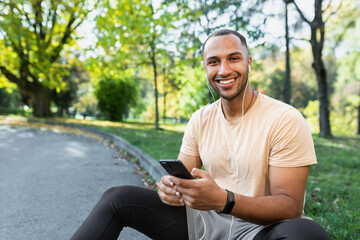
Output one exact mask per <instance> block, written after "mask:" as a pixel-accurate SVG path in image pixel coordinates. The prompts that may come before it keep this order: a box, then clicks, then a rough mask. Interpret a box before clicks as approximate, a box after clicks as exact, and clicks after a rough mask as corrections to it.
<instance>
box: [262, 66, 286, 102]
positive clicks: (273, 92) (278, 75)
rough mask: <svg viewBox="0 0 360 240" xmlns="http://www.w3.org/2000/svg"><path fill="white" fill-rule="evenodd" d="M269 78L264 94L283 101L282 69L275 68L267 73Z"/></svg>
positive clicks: (283, 78) (283, 76) (283, 74)
mask: <svg viewBox="0 0 360 240" xmlns="http://www.w3.org/2000/svg"><path fill="white" fill-rule="evenodd" d="M269 78H270V84H269V85H268V87H267V88H266V94H267V95H269V96H270V97H273V98H275V99H277V100H280V101H284V82H285V72H284V70H281V69H275V71H274V72H272V73H271V74H270V75H269Z"/></svg>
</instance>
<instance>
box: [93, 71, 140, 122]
mask: <svg viewBox="0 0 360 240" xmlns="http://www.w3.org/2000/svg"><path fill="white" fill-rule="evenodd" d="M134 85H135V81H133V80H132V79H131V76H128V75H127V74H126V73H125V72H124V74H123V75H122V76H121V77H118V78H113V77H111V76H109V75H105V76H103V78H102V79H101V80H100V82H99V84H98V85H97V87H96V89H95V96H96V98H97V99H98V106H99V109H100V111H101V112H102V113H103V114H104V115H105V117H106V118H107V119H109V120H110V121H122V120H123V116H124V115H125V114H127V113H128V112H129V109H130V107H134V106H135V105H136V99H137V97H138V92H137V88H136V87H135V86H134Z"/></svg>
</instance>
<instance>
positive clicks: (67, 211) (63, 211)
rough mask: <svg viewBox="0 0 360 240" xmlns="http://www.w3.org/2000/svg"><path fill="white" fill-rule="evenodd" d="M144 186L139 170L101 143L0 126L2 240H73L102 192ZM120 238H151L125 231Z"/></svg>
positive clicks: (66, 135) (78, 137) (76, 136)
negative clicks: (114, 187)
mask: <svg viewBox="0 0 360 240" xmlns="http://www.w3.org/2000/svg"><path fill="white" fill-rule="evenodd" d="M119 185H137V186H143V183H142V176H140V175H139V174H137V173H136V166H135V165H134V164H133V163H132V162H129V161H127V160H125V159H123V158H121V157H119V155H118V153H117V152H116V151H115V150H114V149H112V148H109V147H108V146H107V145H106V144H104V143H101V142H100V141H98V140H94V139H91V138H89V137H85V136H78V135H75V134H69V133H59V132H54V131H49V130H42V129H30V128H23V127H11V126H6V125H5V126H4V125H0V239H1V240H20V239H21V240H23V239H27V240H42V239H44V240H45V239H51V240H57V239H59V240H64V239H69V238H70V237H71V236H72V234H73V233H74V232H75V231H76V229H77V227H78V226H80V224H81V223H82V222H83V220H84V219H85V218H86V216H87V215H88V214H89V212H90V210H91V209H92V207H93V206H94V205H95V203H96V202H97V201H98V199H99V198H100V197H101V195H102V193H103V192H104V191H105V190H106V189H108V188H110V187H113V186H119ZM119 239H136V240H145V239H149V238H147V237H146V236H144V235H143V234H141V233H138V232H136V231H135V230H132V229H130V228H125V229H124V230H123V231H122V232H121V234H120V237H119Z"/></svg>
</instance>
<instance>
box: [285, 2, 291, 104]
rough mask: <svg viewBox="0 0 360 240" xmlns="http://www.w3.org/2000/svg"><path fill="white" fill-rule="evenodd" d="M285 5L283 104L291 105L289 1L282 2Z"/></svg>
mask: <svg viewBox="0 0 360 240" xmlns="http://www.w3.org/2000/svg"><path fill="white" fill-rule="evenodd" d="M283 1H284V3H285V43H286V54H285V56H286V57H285V59H286V60H285V61H286V70H285V84H284V102H285V103H287V104H291V69H290V48H289V45H290V37H289V20H288V5H289V3H290V1H289V0H283Z"/></svg>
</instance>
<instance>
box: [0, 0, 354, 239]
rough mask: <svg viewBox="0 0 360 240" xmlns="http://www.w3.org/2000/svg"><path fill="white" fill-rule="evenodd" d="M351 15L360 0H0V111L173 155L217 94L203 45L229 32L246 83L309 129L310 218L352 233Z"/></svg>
mask: <svg viewBox="0 0 360 240" xmlns="http://www.w3.org/2000/svg"><path fill="white" fill-rule="evenodd" d="M359 16H360V3H359V1H356V0H344V1H336V0H333V1H330V0H323V1H320V0H314V1H291V0H238V1H224V0H197V1H194V0H162V1H160V0H157V1H156V0H154V1H149V0H129V1H123V0H112V1H109V0H89V1H86V0H55V1H50V0H49V1H43V0H17V1H14V0H3V1H1V2H0V113H1V115H4V116H10V115H17V116H19V115H20V116H25V117H27V118H28V119H38V120H39V119H40V120H44V119H46V120H47V121H49V120H50V121H53V122H61V123H64V122H65V123H71V124H78V125H82V126H84V125H86V126H88V127H95V128H99V129H102V130H105V131H109V132H111V133H115V134H117V135H119V136H121V137H123V138H124V139H126V140H128V141H129V142H130V143H131V144H133V145H135V146H138V147H139V148H141V149H142V150H144V151H145V152H147V153H148V154H149V155H151V156H152V157H154V158H155V159H162V158H176V156H177V153H178V149H179V147H180V144H181V138H182V134H183V130H184V127H185V126H186V122H187V120H188V119H189V118H190V116H191V114H192V113H193V112H194V111H195V110H197V109H198V108H200V107H201V106H204V105H206V104H208V103H211V102H212V101H213V100H212V97H211V94H209V91H208V88H207V84H206V77H205V72H204V70H203V68H202V58H201V44H202V42H203V41H204V40H205V39H206V37H207V35H209V34H210V33H211V32H213V31H214V30H216V29H219V28H229V29H233V30H237V31H239V32H240V33H242V34H243V35H245V37H246V38H247V39H248V45H249V48H250V54H251V56H252V57H253V65H252V73H251V76H250V84H251V85H252V86H253V87H254V88H255V89H256V90H257V91H259V92H262V93H264V94H266V95H269V96H271V97H273V98H276V99H278V100H280V101H283V102H286V103H289V104H291V105H293V106H294V107H296V108H297V109H298V110H299V111H300V112H301V113H302V114H303V115H304V117H305V118H306V120H307V122H308V124H309V126H310V128H311V130H312V132H313V136H314V140H315V147H316V152H317V156H318V161H319V164H318V165H317V166H315V167H313V168H312V169H311V173H310V176H309V180H308V185H307V192H308V194H307V199H306V201H307V204H306V208H305V212H306V214H307V215H309V216H311V217H313V218H314V219H315V220H316V221H317V222H319V223H320V224H321V225H322V226H323V227H324V228H325V229H327V231H328V232H329V233H330V235H331V237H332V239H358V238H359V237H360V236H359V232H360V211H359V205H360V203H359V199H360V196H359V194H360V187H359V176H360V174H359V168H360V166H359V165H360V160H359V159H360V153H359V146H360V144H359V143H360V138H359V134H360V114H359V112H360V17H359ZM215 98H217V96H215ZM4 116H3V117H1V118H4Z"/></svg>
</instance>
